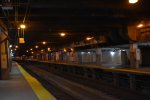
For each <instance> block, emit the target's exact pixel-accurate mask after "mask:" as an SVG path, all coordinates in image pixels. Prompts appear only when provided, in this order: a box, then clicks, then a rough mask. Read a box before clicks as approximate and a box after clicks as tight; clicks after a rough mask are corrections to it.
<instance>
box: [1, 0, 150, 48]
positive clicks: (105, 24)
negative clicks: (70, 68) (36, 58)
mask: <svg viewBox="0 0 150 100" xmlns="http://www.w3.org/2000/svg"><path fill="white" fill-rule="evenodd" d="M5 1H10V2H5ZM1 4H2V5H1V8H2V9H1V11H0V19H2V20H3V21H4V22H5V23H6V24H7V26H8V28H9V35H10V38H11V39H10V42H11V43H12V44H16V41H17V34H16V33H17V28H18V26H19V25H20V24H21V23H24V24H26V29H25V42H26V43H25V44H21V48H20V49H21V51H23V50H26V49H29V48H31V47H33V46H35V45H36V44H38V43H41V42H42V41H47V42H48V43H49V45H50V46H53V47H59V46H62V45H64V44H68V43H72V42H77V41H81V40H84V39H85V37H86V36H94V37H97V36H99V35H105V36H106V38H107V40H108V42H109V43H110V44H111V43H127V42H128V41H129V39H128V36H127V35H126V34H127V25H128V24H129V23H132V22H135V21H142V20H147V19H149V18H150V15H149V14H150V10H149V4H150V0H139V2H138V3H136V4H129V3H128V0H2V2H1ZM61 32H65V33H66V37H65V38H62V37H60V35H59V33H61Z"/></svg>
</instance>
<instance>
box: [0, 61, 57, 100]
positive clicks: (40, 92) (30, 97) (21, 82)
mask: <svg viewBox="0 0 150 100" xmlns="http://www.w3.org/2000/svg"><path fill="white" fill-rule="evenodd" d="M55 99H56V98H55V97H54V96H53V95H52V94H51V93H49V92H48V91H47V90H46V89H45V88H44V87H43V86H42V85H41V84H40V83H39V82H38V81H37V80H36V79H35V78H33V77H32V76H31V75H30V74H28V73H27V72H26V71H25V70H24V69H23V68H22V67H21V66H20V65H18V64H17V63H16V62H13V66H12V70H11V72H10V79H9V80H0V100H55Z"/></svg>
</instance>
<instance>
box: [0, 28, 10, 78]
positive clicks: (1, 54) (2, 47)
mask: <svg viewBox="0 0 150 100" xmlns="http://www.w3.org/2000/svg"><path fill="white" fill-rule="evenodd" d="M5 38H6V36H5V35H4V34H3V33H2V31H1V35H0V41H2V40H4V39H5ZM0 69H1V79H4V80H5V79H9V62H8V41H7V40H5V41H3V42H2V43H1V44H0Z"/></svg>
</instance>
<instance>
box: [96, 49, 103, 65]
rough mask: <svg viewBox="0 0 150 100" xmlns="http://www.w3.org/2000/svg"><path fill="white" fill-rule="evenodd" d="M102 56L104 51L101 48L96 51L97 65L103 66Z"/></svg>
mask: <svg viewBox="0 0 150 100" xmlns="http://www.w3.org/2000/svg"><path fill="white" fill-rule="evenodd" d="M101 54H102V51H101V49H100V48H97V49H96V65H101V59H102V58H101Z"/></svg>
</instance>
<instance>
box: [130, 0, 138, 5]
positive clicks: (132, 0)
mask: <svg viewBox="0 0 150 100" xmlns="http://www.w3.org/2000/svg"><path fill="white" fill-rule="evenodd" d="M137 2H138V0H129V3H131V4H135V3H137Z"/></svg>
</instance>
